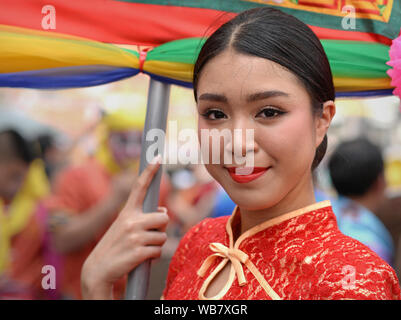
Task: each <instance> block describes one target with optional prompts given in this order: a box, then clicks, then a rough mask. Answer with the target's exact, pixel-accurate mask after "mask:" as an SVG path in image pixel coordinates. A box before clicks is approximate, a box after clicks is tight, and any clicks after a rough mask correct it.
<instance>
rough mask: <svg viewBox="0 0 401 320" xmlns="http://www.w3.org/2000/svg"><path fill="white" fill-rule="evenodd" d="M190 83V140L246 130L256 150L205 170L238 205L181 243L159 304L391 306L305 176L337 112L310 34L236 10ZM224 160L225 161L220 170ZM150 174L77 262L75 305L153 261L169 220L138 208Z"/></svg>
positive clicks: (371, 261)
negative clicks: (194, 121) (351, 302)
mask: <svg viewBox="0 0 401 320" xmlns="http://www.w3.org/2000/svg"><path fill="white" fill-rule="evenodd" d="M193 86H194V94H195V100H196V102H197V108H198V111H199V121H198V126H199V134H200V130H202V129H218V130H223V129H228V130H230V131H231V132H233V131H234V129H242V132H245V131H246V129H252V130H253V133H254V143H253V144H252V145H251V146H250V145H249V144H246V143H242V149H241V151H242V156H248V155H250V154H251V155H252V156H253V159H254V166H253V167H252V168H246V169H239V170H238V168H241V167H244V166H243V165H239V164H237V163H236V161H235V159H237V157H236V154H234V153H233V152H232V151H230V150H231V149H234V150H235V148H232V146H231V149H230V148H229V147H228V146H227V145H224V144H223V146H222V147H221V149H220V159H221V162H220V164H206V168H207V170H208V171H209V172H210V174H211V175H212V176H213V177H214V178H215V179H216V180H217V181H218V182H219V183H220V184H221V185H222V186H223V188H224V189H225V190H226V191H227V193H228V194H229V195H230V197H231V198H232V199H233V201H234V202H235V203H236V204H237V206H236V208H235V209H234V211H233V213H232V215H231V217H221V218H216V219H205V220H204V221H202V222H201V223H200V224H198V225H196V226H195V227H193V228H192V229H191V230H190V231H189V232H188V233H187V234H186V235H185V236H184V238H183V239H182V240H181V243H180V245H179V247H178V249H177V251H176V253H175V255H174V257H173V258H172V261H171V264H170V268H169V273H168V278H167V283H166V288H165V290H164V294H163V296H164V298H165V299H399V298H400V288H399V285H398V280H397V278H396V275H395V273H394V271H393V270H392V269H391V267H389V266H388V265H387V264H386V263H385V262H384V261H382V260H381V259H380V258H379V257H378V256H377V255H376V254H374V253H373V252H372V251H370V250H369V249H368V248H367V247H366V246H364V245H362V244H361V243H359V242H358V241H356V240H353V239H351V238H349V237H346V236H344V235H343V234H342V233H340V232H339V230H338V228H337V225H336V220H335V216H334V214H333V212H332V209H331V205H330V202H329V201H323V202H320V203H316V200H315V197H314V191H313V182H312V171H313V170H314V169H315V168H316V166H317V165H318V164H319V162H320V161H321V160H322V158H323V156H324V154H325V151H326V147H327V136H326V132H327V130H328V128H329V125H330V122H331V120H332V118H333V116H334V114H335V104H334V98H335V92H334V86H333V82H332V74H331V70H330V66H329V62H328V60H327V57H326V55H325V53H324V50H323V48H322V46H321V44H320V41H319V39H318V38H317V37H316V36H315V35H314V33H313V32H312V31H311V30H310V29H309V28H308V27H307V26H306V25H305V24H304V23H302V22H300V21H299V20H298V19H296V18H294V17H292V16H289V15H287V14H284V13H282V12H281V11H278V10H275V9H272V8H258V9H252V10H248V11H245V12H243V13H241V14H239V15H238V16H236V17H235V18H234V19H233V20H231V21H229V22H227V23H226V24H224V25H223V26H222V27H220V28H219V29H218V30H217V31H216V32H215V33H214V34H213V35H212V36H210V37H209V38H208V40H207V41H206V42H205V44H204V46H203V47H202V49H201V52H200V54H199V57H198V59H197V61H196V64H195V68H194V78H193ZM244 137H245V133H244V134H243V136H242V139H243V140H244ZM239 140H241V139H239ZM240 142H243V141H240ZM234 143H239V142H238V141H235V140H234ZM209 145H211V143H210V144H209ZM239 145H240V144H239ZM227 150H229V151H227ZM226 152H231V155H232V158H233V159H234V160H233V161H234V162H233V163H230V164H228V163H224V162H223V156H224V154H225V153H226ZM209 162H210V161H209ZM158 166H159V165H158V163H154V164H151V165H150V166H149V167H148V168H147V169H146V170H145V171H144V172H143V174H142V175H141V176H140V178H139V180H138V183H137V184H136V185H135V186H134V188H133V190H132V193H131V196H130V199H129V200H128V202H127V205H126V207H125V208H124V209H123V210H122V212H121V213H120V215H119V217H118V218H117V220H116V221H115V223H114V224H113V225H112V226H111V228H110V229H109V231H108V232H107V233H106V234H105V236H104V238H103V239H102V240H101V241H100V243H99V244H98V246H97V247H96V248H95V249H94V251H93V252H92V254H91V255H90V256H89V258H88V259H87V261H86V263H85V265H84V268H83V271H82V288H83V296H84V298H87V299H111V298H112V294H111V292H112V287H113V283H114V281H116V280H117V279H118V278H120V277H122V276H124V275H125V274H127V273H128V272H129V271H130V270H132V269H133V268H135V267H136V266H137V265H138V264H140V263H141V262H143V261H144V260H145V259H149V258H154V257H158V256H159V255H160V252H161V246H162V244H163V243H164V241H165V240H166V235H165V233H163V228H164V227H165V226H166V224H167V221H168V219H167V215H166V213H163V212H158V213H154V214H143V213H142V211H141V208H142V202H143V199H144V195H145V193H146V189H147V187H148V185H149V183H150V181H151V179H152V177H153V175H154V173H155V172H156V171H157V169H158ZM249 169H250V172H247V173H246V174H245V175H244V174H241V173H244V172H245V171H243V172H240V171H241V170H249ZM160 211H161V210H160Z"/></svg>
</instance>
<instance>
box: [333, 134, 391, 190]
mask: <svg viewBox="0 0 401 320" xmlns="http://www.w3.org/2000/svg"><path fill="white" fill-rule="evenodd" d="M328 168H329V172H330V177H331V181H332V183H333V186H334V188H335V189H336V191H337V192H338V194H340V195H343V196H362V195H364V194H365V193H366V192H368V191H369V189H370V188H371V187H372V186H373V184H374V183H375V182H376V181H377V179H378V177H379V175H381V174H383V173H384V161H383V156H382V153H381V149H380V148H379V147H378V146H376V145H375V144H373V143H372V142H370V141H369V140H368V139H366V138H363V137H360V138H357V139H354V140H349V141H345V142H342V143H341V144H339V145H338V146H337V147H336V149H335V150H334V151H333V154H332V155H331V157H330V160H329V162H328Z"/></svg>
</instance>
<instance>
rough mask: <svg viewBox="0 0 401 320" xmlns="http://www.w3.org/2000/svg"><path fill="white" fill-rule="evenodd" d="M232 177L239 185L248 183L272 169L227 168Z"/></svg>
mask: <svg viewBox="0 0 401 320" xmlns="http://www.w3.org/2000/svg"><path fill="white" fill-rule="evenodd" d="M226 169H227V171H228V173H229V174H230V177H231V178H232V179H233V180H234V181H235V182H238V183H248V182H251V181H253V180H255V179H257V178H259V177H260V176H262V175H263V174H264V173H265V172H266V171H267V170H268V169H270V167H241V168H240V167H226Z"/></svg>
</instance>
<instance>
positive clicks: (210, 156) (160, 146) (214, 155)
mask: <svg viewBox="0 0 401 320" xmlns="http://www.w3.org/2000/svg"><path fill="white" fill-rule="evenodd" d="M177 128H178V124H177V121H169V122H168V131H169V136H170V139H169V141H170V144H169V145H168V148H167V150H165V145H164V141H165V135H166V134H165V132H164V131H163V130H161V129H151V130H149V131H148V132H147V133H146V136H145V140H146V141H147V142H148V143H149V142H151V143H150V144H149V145H148V148H147V151H146V161H147V162H151V161H152V159H153V158H154V157H155V155H157V154H161V155H164V157H163V161H162V163H164V164H184V165H186V164H224V165H233V166H235V167H237V166H240V167H241V169H239V170H238V172H237V174H240V175H241V174H242V175H247V174H250V173H252V170H253V167H254V160H255V159H254V144H255V142H254V129H234V130H229V129H222V130H218V129H201V130H200V134H199V135H198V132H197V130H194V129H182V130H179V131H178V129H177ZM179 143H180V144H179Z"/></svg>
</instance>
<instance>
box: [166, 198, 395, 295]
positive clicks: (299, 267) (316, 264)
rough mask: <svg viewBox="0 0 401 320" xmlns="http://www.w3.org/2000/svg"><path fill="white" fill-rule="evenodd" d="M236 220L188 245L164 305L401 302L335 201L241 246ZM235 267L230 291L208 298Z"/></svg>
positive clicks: (174, 264) (206, 230)
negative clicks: (338, 214)
mask: <svg viewBox="0 0 401 320" xmlns="http://www.w3.org/2000/svg"><path fill="white" fill-rule="evenodd" d="M239 221H240V212H239V209H238V207H236V208H235V209H234V211H233V214H232V215H231V217H221V218H216V219H205V220H203V221H202V222H201V223H199V224H198V225H196V226H195V227H193V228H192V229H191V230H190V231H189V232H188V233H187V234H186V235H185V236H184V238H183V239H182V240H181V242H180V245H179V246H178V249H177V251H176V253H175V255H174V256H173V258H172V261H171V263H170V267H169V272H168V277H167V284H166V288H165V290H164V293H163V297H164V299H176V300H182V299H233V300H234V299H243V300H244V299H286V300H288V299H290V300H298V299H400V298H401V296H400V287H399V284H398V279H397V276H396V275H395V272H394V270H393V269H392V268H391V267H390V266H389V265H387V264H386V262H384V261H383V260H381V259H380V258H379V257H378V256H377V255H376V254H375V253H374V252H373V251H371V250H370V249H369V248H368V247H366V246H365V245H363V244H362V243H360V242H358V241H357V240H354V239H352V238H350V237H347V236H345V235H343V234H342V233H341V232H340V231H339V230H338V228H337V223H336V218H335V215H334V213H333V211H332V208H331V204H330V201H323V202H319V203H316V204H313V205H311V206H307V207H305V208H302V209H299V210H295V211H292V212H290V213H287V214H285V215H282V216H280V217H277V218H274V219H271V220H269V221H266V222H264V223H262V224H260V225H257V226H255V227H253V228H252V229H250V230H248V231H247V232H245V233H243V234H242V235H241V236H240V237H239V238H238V239H237V240H236V241H235V243H234V240H233V228H235V226H236V225H238V222H239ZM227 263H230V264H231V268H230V275H229V278H228V281H227V283H226V284H225V285H224V286H223V288H222V289H221V290H220V292H219V293H218V294H216V295H215V296H213V297H206V296H205V292H206V290H207V288H208V285H209V283H211V281H212V280H213V279H214V278H215V276H216V275H217V274H218V273H219V272H220V271H221V270H222V269H223V268H224V267H225V265H226V264H227Z"/></svg>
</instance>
